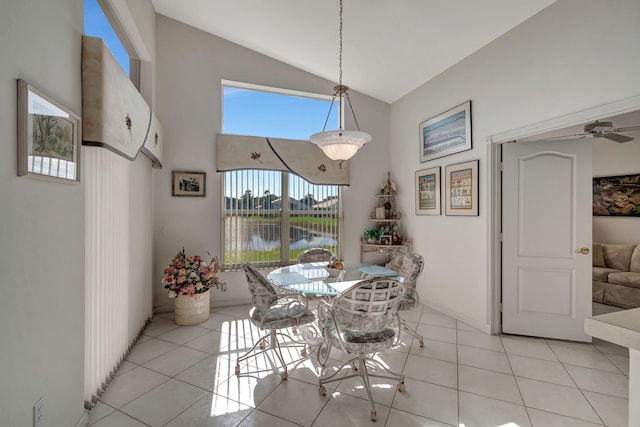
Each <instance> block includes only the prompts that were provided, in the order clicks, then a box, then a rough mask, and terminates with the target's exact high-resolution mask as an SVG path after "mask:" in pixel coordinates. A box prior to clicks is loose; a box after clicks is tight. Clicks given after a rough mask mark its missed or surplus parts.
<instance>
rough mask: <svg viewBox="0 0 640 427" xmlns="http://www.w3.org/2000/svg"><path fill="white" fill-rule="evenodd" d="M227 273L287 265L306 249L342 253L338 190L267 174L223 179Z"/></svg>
mask: <svg viewBox="0 0 640 427" xmlns="http://www.w3.org/2000/svg"><path fill="white" fill-rule="evenodd" d="M223 194H224V201H223V204H222V205H223V214H222V235H223V236H224V238H223V248H222V253H223V258H224V262H223V263H224V268H225V269H227V270H235V269H239V268H240V266H241V264H242V263H243V262H249V263H253V264H255V265H257V266H258V267H272V266H278V265H287V264H289V263H291V262H293V261H295V260H296V258H297V257H298V255H299V254H300V253H301V252H303V251H304V250H305V249H309V248H312V247H324V248H327V249H329V250H331V251H332V252H334V253H335V254H339V253H340V246H341V245H340V235H341V233H340V231H341V230H340V224H341V220H340V218H341V211H340V194H341V190H340V187H339V186H337V185H315V184H311V183H309V182H308V181H306V180H304V179H303V178H300V177H298V176H297V175H294V174H290V173H286V172H278V171H264V170H236V171H228V172H224V174H223Z"/></svg>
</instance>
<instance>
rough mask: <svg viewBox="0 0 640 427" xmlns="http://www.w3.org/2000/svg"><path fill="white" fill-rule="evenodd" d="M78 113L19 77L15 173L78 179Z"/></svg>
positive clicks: (70, 180)
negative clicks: (16, 164)
mask: <svg viewBox="0 0 640 427" xmlns="http://www.w3.org/2000/svg"><path fill="white" fill-rule="evenodd" d="M80 123H81V122H80V117H79V116H77V115H76V114H74V113H72V112H71V111H70V110H68V109H66V108H65V107H63V106H62V105H60V104H58V103H57V102H56V101H54V100H53V99H51V98H49V97H48V96H46V95H45V94H44V93H42V92H40V91H39V90H37V89H36V88H34V87H33V86H31V85H30V84H29V83H27V82H26V81H24V80H22V79H18V176H32V177H37V178H44V179H48V180H52V181H59V182H79V181H80V135H81V133H80Z"/></svg>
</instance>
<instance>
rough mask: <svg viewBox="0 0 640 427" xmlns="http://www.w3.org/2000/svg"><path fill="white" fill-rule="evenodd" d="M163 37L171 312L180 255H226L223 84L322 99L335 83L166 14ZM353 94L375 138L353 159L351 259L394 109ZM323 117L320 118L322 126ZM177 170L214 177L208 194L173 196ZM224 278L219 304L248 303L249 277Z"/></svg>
mask: <svg viewBox="0 0 640 427" xmlns="http://www.w3.org/2000/svg"><path fill="white" fill-rule="evenodd" d="M156 32H157V58H158V62H157V88H156V92H157V105H158V109H157V115H158V118H159V119H160V121H161V122H162V124H163V128H164V133H165V138H164V144H165V146H164V162H163V164H164V169H163V170H162V171H160V172H159V173H158V175H157V177H156V178H157V180H156V192H155V239H156V243H155V251H154V252H155V254H154V265H155V271H154V283H155V286H156V287H155V288H154V290H155V292H154V305H155V306H156V307H170V306H171V301H170V300H169V299H168V298H167V296H166V291H165V289H164V288H163V287H162V285H161V276H162V270H163V268H164V267H165V266H166V265H167V264H168V263H169V261H170V260H171V258H172V257H173V256H174V255H175V254H176V252H177V251H178V250H180V249H181V248H182V247H183V246H184V247H185V249H186V251H187V253H189V254H200V255H206V251H207V250H209V251H211V252H212V253H215V254H220V253H221V252H220V248H221V240H220V213H221V212H220V205H221V193H220V176H219V174H218V173H216V171H215V149H214V148H215V147H214V140H215V135H216V133H218V132H220V131H221V86H220V81H221V80H222V79H226V80H233V81H239V82H247V83H254V84H260V85H265V86H273V87H280V88H286V89H292V90H299V91H305V92H314V93H322V94H330V93H331V90H332V87H333V86H334V84H335V83H332V82H328V81H326V80H324V79H320V78H318V77H316V76H313V75H311V74H309V73H306V72H303V71H301V70H299V69H296V68H293V67H291V66H288V65H285V64H283V63H281V62H278V61H276V60H274V59H271V58H268V57H266V56H263V55H260V54H258V53H256V52H254V51H251V50H248V49H246V48H243V47H240V46H238V45H236V44H233V43H230V42H228V41H226V40H222V39H220V38H217V37H214V36H212V35H209V34H206V33H204V32H202V31H199V30H196V29H194V28H192V27H189V26H187V25H184V24H181V23H179V22H177V21H174V20H171V19H169V18H166V17H164V16H158V18H157V28H156ZM310 48H311V47H310ZM336 74H337V70H336ZM336 77H337V76H336ZM346 83H347V84H348V82H346ZM350 95H351V98H352V102H353V104H354V109H355V110H356V113H357V115H358V121H359V124H360V127H361V128H362V129H363V130H366V131H367V132H369V133H371V134H372V135H373V137H374V140H373V142H371V143H369V144H368V145H367V146H365V148H364V149H362V150H361V152H360V153H358V154H357V155H356V156H355V158H354V159H353V160H352V162H351V183H352V185H351V188H347V189H346V190H345V193H344V194H345V203H344V207H345V212H346V219H345V221H346V227H345V228H346V230H347V231H346V233H345V234H346V235H345V239H344V241H345V259H346V260H350V261H357V260H358V259H359V245H358V239H359V237H360V234H361V233H362V231H363V230H364V228H365V226H366V219H367V218H368V217H369V213H370V210H371V208H372V206H373V205H374V203H375V201H376V199H375V198H374V197H373V195H374V194H375V192H376V190H377V188H378V187H380V186H381V185H382V184H383V183H384V180H385V178H386V171H387V170H388V168H389V159H388V140H389V105H388V104H386V103H383V102H380V101H376V100H374V99H372V98H368V97H366V96H363V95H361V94H358V93H357V92H353V93H351V94H350ZM324 119H325V117H324V116H323V117H319V118H318V128H319V129H320V128H321V126H322V124H323V123H324ZM348 119H350V117H348ZM347 123H348V126H349V125H350V124H349V123H350V121H348V122H347ZM172 170H193V171H205V172H207V180H206V186H207V187H206V194H207V196H206V197H205V198H187V197H171V171H172ZM221 278H227V279H228V280H229V283H230V286H229V290H228V291H227V292H226V293H222V292H219V291H213V292H212V305H214V306H215V305H223V304H233V303H237V302H243V301H248V296H249V295H248V291H247V287H246V284H245V280H244V278H243V275H241V274H239V273H224V274H222V275H221Z"/></svg>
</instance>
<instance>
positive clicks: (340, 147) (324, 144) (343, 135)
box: [309, 0, 372, 160]
mask: <svg viewBox="0 0 640 427" xmlns="http://www.w3.org/2000/svg"><path fill="white" fill-rule="evenodd" d="M338 72H339V82H338V85H337V86H335V87H334V88H333V98H332V99H331V106H330V107H329V113H328V114H327V118H326V120H325V121H324V127H323V128H322V132H319V133H315V134H313V135H311V137H309V140H311V142H312V143H314V144H316V145H317V146H318V147H320V148H321V149H322V151H324V153H325V154H326V155H327V157H329V158H330V159H332V160H347V159H350V158H351V157H353V155H354V154H356V152H357V151H358V149H359V148H360V147H362V146H363V145H364V144H366V143H367V142H369V141H371V139H372V138H371V135H369V134H368V133H366V132H361V131H360V126H358V119H356V113H355V112H354V111H353V106H352V105H351V99H350V98H349V87H348V86H345V85H343V84H342V0H340V37H339V56H338ZM336 97H338V100H339V104H338V105H339V111H338V130H330V131H325V129H326V128H327V122H328V121H329V116H330V115H331V109H332V107H333V103H334V102H335V100H336ZM345 101H346V102H348V103H349V109H350V110H351V114H352V115H353V120H354V122H355V124H356V128H357V129H358V130H345V129H344V124H343V122H342V119H343V105H344V103H345Z"/></svg>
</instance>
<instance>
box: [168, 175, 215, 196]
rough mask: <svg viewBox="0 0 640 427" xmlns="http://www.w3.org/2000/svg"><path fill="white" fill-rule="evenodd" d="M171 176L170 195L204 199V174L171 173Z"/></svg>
mask: <svg viewBox="0 0 640 427" xmlns="http://www.w3.org/2000/svg"><path fill="white" fill-rule="evenodd" d="M171 176H172V185H171V190H172V192H171V195H173V196H186V197H205V195H206V193H205V178H206V176H207V175H206V173H205V172H184V171H173V172H172V173H171Z"/></svg>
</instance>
